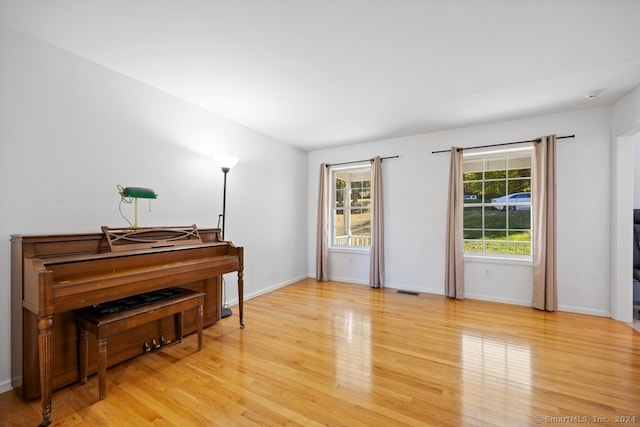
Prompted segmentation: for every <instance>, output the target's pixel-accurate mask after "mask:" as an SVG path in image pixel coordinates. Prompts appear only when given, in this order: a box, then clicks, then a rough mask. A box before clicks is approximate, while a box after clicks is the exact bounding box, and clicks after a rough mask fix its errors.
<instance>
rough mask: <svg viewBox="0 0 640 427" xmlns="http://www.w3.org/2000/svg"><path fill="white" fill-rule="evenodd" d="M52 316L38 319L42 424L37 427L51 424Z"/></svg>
mask: <svg viewBox="0 0 640 427" xmlns="http://www.w3.org/2000/svg"><path fill="white" fill-rule="evenodd" d="M52 329H53V316H47V317H41V318H40V319H38V356H39V360H40V393H41V396H42V397H41V398H42V422H41V423H40V426H39V427H46V426H48V425H49V424H51V394H52V391H51V387H52V385H51V364H52V360H51V359H52V354H51V335H52Z"/></svg>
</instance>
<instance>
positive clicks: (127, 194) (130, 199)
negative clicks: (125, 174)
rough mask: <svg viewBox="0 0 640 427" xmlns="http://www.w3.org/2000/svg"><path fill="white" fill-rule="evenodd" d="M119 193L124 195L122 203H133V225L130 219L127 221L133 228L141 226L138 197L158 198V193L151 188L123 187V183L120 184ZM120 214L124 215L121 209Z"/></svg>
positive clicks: (121, 195)
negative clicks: (139, 222)
mask: <svg viewBox="0 0 640 427" xmlns="http://www.w3.org/2000/svg"><path fill="white" fill-rule="evenodd" d="M118 193H120V197H122V199H121V200H120V203H133V206H134V221H133V225H131V222H129V220H127V222H129V224H130V225H131V227H132V228H139V227H140V225H139V224H138V199H157V198H158V195H157V194H156V192H155V191H153V190H152V189H150V188H144V187H122V186H121V185H118ZM120 215H122V211H120ZM122 216H123V217H124V219H127V218H126V217H125V216H124V215H122Z"/></svg>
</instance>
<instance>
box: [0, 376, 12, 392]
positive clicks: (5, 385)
mask: <svg viewBox="0 0 640 427" xmlns="http://www.w3.org/2000/svg"><path fill="white" fill-rule="evenodd" d="M11 390H13V386H12V385H11V379H4V380H2V381H0V394H2V393H6V392H8V391H11Z"/></svg>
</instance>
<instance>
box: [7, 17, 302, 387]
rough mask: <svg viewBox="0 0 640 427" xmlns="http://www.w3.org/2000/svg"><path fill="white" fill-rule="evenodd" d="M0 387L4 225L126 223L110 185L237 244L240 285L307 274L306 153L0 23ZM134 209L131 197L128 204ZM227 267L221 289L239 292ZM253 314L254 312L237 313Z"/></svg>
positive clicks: (250, 288)
mask: <svg viewBox="0 0 640 427" xmlns="http://www.w3.org/2000/svg"><path fill="white" fill-rule="evenodd" d="M0 58H1V63H2V66H0V194H2V207H1V208H0V241H1V242H2V244H0V392H2V391H5V390H7V389H9V388H10V387H11V385H10V372H11V369H10V363H11V361H10V354H11V353H10V328H11V325H10V263H9V259H10V251H9V248H10V243H9V238H10V235H11V234H19V233H23V234H35V233H60V232H70V233H75V232H78V233H80V232H99V230H100V226H101V225H109V226H126V225H127V224H126V222H125V221H124V220H123V219H122V218H121V217H120V215H119V213H118V202H119V198H120V197H119V195H118V194H117V191H116V185H117V184H121V185H124V186H146V187H151V188H153V189H154V190H155V191H156V192H157V193H158V194H159V197H158V199H157V200H154V201H153V202H152V204H151V207H152V211H151V212H150V213H149V212H146V208H147V203H146V202H145V201H142V203H141V205H140V207H141V211H142V212H141V221H140V222H141V225H188V224H193V223H195V224H197V225H198V226H199V227H203V228H204V227H212V226H216V225H217V220H218V214H219V213H221V212H222V183H223V174H222V172H221V171H220V169H219V168H218V167H217V166H215V164H214V163H213V161H212V160H211V155H212V154H215V153H230V154H235V155H236V156H238V157H239V158H240V163H239V164H238V166H236V167H235V168H234V169H233V170H232V171H231V172H230V173H229V177H228V193H227V218H228V219H227V222H226V226H227V230H226V233H225V237H226V238H227V239H229V240H232V241H233V242H234V243H236V244H238V245H242V246H244V247H245V257H246V258H245V296H246V297H249V298H250V297H251V296H255V295H257V294H260V293H263V292H266V291H268V290H269V289H272V288H275V287H279V286H282V285H284V284H287V283H290V282H292V281H294V280H297V279H299V278H302V277H305V276H306V247H307V243H306V232H307V224H306V215H307V214H306V209H307V201H306V191H307V183H306V153H305V152H303V151H300V150H298V149H295V148H293V147H291V146H289V145H286V144H283V143H280V142H278V141H275V140H273V139H271V138H268V137H266V136H264V135H261V134H258V133H256V132H253V131H251V130H249V129H247V128H244V127H242V126H239V125H237V124H234V123H232V122H229V121H227V120H225V119H223V118H221V117H218V116H216V115H213V114H211V113H208V112H206V111H204V110H202V109H200V108H197V107H195V106H193V105H190V104H188V103H185V102H183V101H181V100H178V99H176V98H174V97H172V96H169V95H167V94H166V93H164V92H161V91H158V90H156V89H154V88H151V87H149V86H146V85H144V84H141V83H139V82H137V81H134V80H132V79H130V78H127V77H125V76H123V75H120V74H117V73H115V72H112V71H110V70H108V69H105V68H103V67H100V66H98V65H95V64H93V63H91V62H88V61H86V60H84V59H81V58H79V57H77V56H74V55H72V54H70V53H67V52H65V51H62V50H60V49H58V48H55V47H53V46H51V45H47V44H45V43H42V42H40V41H38V40H35V39H33V38H30V37H27V36H25V35H22V34H20V33H17V32H15V31H13V30H10V29H8V28H6V27H0ZM125 208H127V209H128V212H129V215H130V216H132V213H131V212H132V207H131V206H130V205H127V206H125ZM235 285H236V280H235V275H228V277H227V297H228V301H229V303H231V304H234V303H235V302H237V293H236V289H235ZM245 321H246V323H247V325H248V327H250V325H251V314H250V313H247V315H246V319H245Z"/></svg>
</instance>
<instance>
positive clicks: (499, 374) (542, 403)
mask: <svg viewBox="0 0 640 427" xmlns="http://www.w3.org/2000/svg"><path fill="white" fill-rule="evenodd" d="M237 322H238V318H237V315H236V313H235V312H234V315H233V316H232V317H230V318H227V319H224V320H222V321H221V322H219V324H217V325H215V326H213V327H210V328H208V329H206V330H205V337H204V340H205V341H204V344H205V348H204V349H203V350H202V351H201V352H197V351H196V349H197V337H196V336H195V335H191V336H189V337H187V338H186V339H185V341H184V342H183V343H182V344H176V345H171V346H167V347H163V348H162V349H160V350H159V351H156V352H153V353H148V354H146V355H144V356H141V357H138V358H136V359H133V360H130V361H128V362H125V363H122V364H120V365H118V366H115V367H113V368H111V369H109V371H108V373H107V397H106V399H105V400H102V401H99V400H98V398H97V391H98V390H97V388H98V382H97V377H96V376H93V377H90V378H89V383H88V384H86V385H84V386H83V385H80V384H75V385H71V386H69V387H67V388H65V389H62V390H58V391H56V392H55V393H54V395H53V415H52V425H53V426H92V427H93V426H181V427H183V426H305V427H307V426H320V425H323V426H324V425H326V426H385V427H394V426H429V425H433V426H461V425H469V426H492V425H493V426H518V425H522V426H528V425H550V424H560V423H562V424H565V425H576V424H579V422H581V421H587V420H588V421H589V422H590V423H591V424H593V425H621V424H626V425H640V334H638V332H636V331H634V330H633V329H631V328H630V327H629V326H628V325H626V324H623V323H620V322H616V321H613V320H611V319H605V318H599V317H593V316H585V315H578V314H571V313H544V312H540V311H537V310H534V309H531V308H528V307H519V306H511V305H506V304H496V303H490V302H483V301H474V300H464V301H455V300H450V299H447V298H445V297H442V296H438V295H430V294H420V295H418V296H413V295H404V294H400V293H397V292H396V291H395V290H393V289H386V290H383V291H380V290H373V289H370V288H368V287H367V286H364V285H353V284H345V283H337V282H325V283H318V282H316V281H315V280H303V281H301V282H298V283H295V284H292V285H290V286H287V287H285V288H282V289H279V290H277V291H274V292H271V293H269V294H266V295H262V296H260V297H257V298H254V299H252V300H250V301H247V302H246V303H245V322H246V329H244V330H241V329H239V328H238V323H237ZM536 417H540V418H536ZM39 422H40V402H39V401H33V402H23V401H22V400H20V399H19V398H18V397H17V396H16V393H14V392H8V393H4V394H2V395H0V425H2V426H36V425H37V424H38V423H39Z"/></svg>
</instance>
